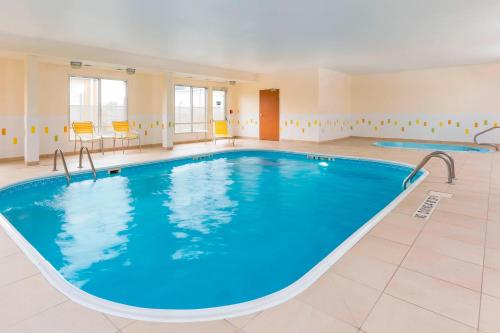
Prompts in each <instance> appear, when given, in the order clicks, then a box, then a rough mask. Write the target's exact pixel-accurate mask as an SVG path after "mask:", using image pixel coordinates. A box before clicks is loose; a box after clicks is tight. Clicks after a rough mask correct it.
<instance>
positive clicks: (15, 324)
mask: <svg viewBox="0 0 500 333" xmlns="http://www.w3.org/2000/svg"><path fill="white" fill-rule="evenodd" d="M68 301H70V299H69V298H66V299H65V300H63V301H61V302H59V303H56V304H54V305H52V306H50V307H48V308H46V309H43V310H40V311H37V312H35V313H34V314H32V315H31V316H29V317H26V318H23V319H21V320H19V321H16V322H15V323H14V324H12V325H9V326H7V327H5V329H8V328H12V327H14V326H17V325H21V324H22V323H24V322H26V321H28V320H30V319H32V318H35V317H37V316H39V315H41V314H42V313H44V312H46V311H49V310H51V309H53V308H55V307H58V306H59V305H62V304H64V303H66V302H68Z"/></svg>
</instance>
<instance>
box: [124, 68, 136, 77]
mask: <svg viewBox="0 0 500 333" xmlns="http://www.w3.org/2000/svg"><path fill="white" fill-rule="evenodd" d="M126 71H127V74H129V75H134V74H135V68H130V67H129V68H127V69H126Z"/></svg>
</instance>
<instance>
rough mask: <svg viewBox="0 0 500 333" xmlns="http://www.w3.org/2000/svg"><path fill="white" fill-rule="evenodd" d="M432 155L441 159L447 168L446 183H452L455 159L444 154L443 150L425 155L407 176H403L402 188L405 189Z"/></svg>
mask: <svg viewBox="0 0 500 333" xmlns="http://www.w3.org/2000/svg"><path fill="white" fill-rule="evenodd" d="M433 157H437V158H440V159H442V160H443V161H444V162H445V163H446V166H447V168H448V184H453V179H454V178H455V161H454V160H453V158H452V157H451V156H450V155H448V154H446V153H445V152H442V151H434V152H432V153H430V154H429V155H427V156H425V157H424V158H423V159H422V161H420V163H419V164H418V165H417V166H416V167H415V169H413V171H412V172H411V173H410V174H409V175H408V177H406V178H405V180H404V181H403V190H406V188H407V187H408V183H409V182H411V181H412V180H413V178H414V177H415V175H416V174H417V173H418V172H419V171H420V169H422V168H423V167H424V165H426V164H427V162H429V160H430V159H431V158H433Z"/></svg>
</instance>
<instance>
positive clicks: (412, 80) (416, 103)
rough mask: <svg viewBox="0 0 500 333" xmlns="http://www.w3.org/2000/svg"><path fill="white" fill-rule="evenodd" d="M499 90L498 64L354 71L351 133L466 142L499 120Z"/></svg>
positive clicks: (499, 67) (499, 69)
mask: <svg viewBox="0 0 500 333" xmlns="http://www.w3.org/2000/svg"><path fill="white" fill-rule="evenodd" d="M499 93H500V64H488V65H475V66H463V67H453V68H443V69H430V70H419V71H407V72H398V73H387V74H379V75H359V76H354V77H353V90H352V94H353V107H352V121H353V123H354V124H355V125H354V127H355V130H354V134H355V135H360V136H373V137H391V138H408V139H428V140H445V141H465V142H471V141H472V139H473V135H474V134H475V133H477V132H478V131H480V130H483V129H485V128H487V127H489V126H492V125H494V124H495V123H500V94H499ZM485 139H488V138H486V137H485ZM491 139H495V138H494V137H491ZM498 139H500V138H498V137H497V138H496V140H498Z"/></svg>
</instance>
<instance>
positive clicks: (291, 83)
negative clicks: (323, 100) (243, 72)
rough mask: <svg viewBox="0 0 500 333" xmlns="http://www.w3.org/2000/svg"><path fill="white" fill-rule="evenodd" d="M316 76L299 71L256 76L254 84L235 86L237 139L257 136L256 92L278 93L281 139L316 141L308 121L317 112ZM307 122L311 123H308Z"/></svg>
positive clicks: (308, 72) (234, 104) (311, 72)
mask: <svg viewBox="0 0 500 333" xmlns="http://www.w3.org/2000/svg"><path fill="white" fill-rule="evenodd" d="M317 82H318V73H317V71H316V70H300V71H290V72H280V73H273V74H263V75H259V76H258V79H257V81H256V82H249V83H238V84H236V86H235V99H236V100H235V101H234V103H233V104H232V107H233V108H234V109H235V112H236V121H235V123H234V124H233V125H234V131H235V133H236V134H237V135H239V136H244V137H258V136H259V90H264V89H271V88H273V89H279V91H280V138H281V139H285V140H286V139H289V140H307V141H317V136H318V133H317V130H316V129H313V128H312V127H311V126H307V122H308V120H309V119H311V118H312V115H313V114H314V113H315V112H316V111H317V100H318V84H317ZM309 121H310V120H309Z"/></svg>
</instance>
